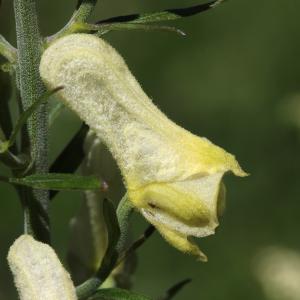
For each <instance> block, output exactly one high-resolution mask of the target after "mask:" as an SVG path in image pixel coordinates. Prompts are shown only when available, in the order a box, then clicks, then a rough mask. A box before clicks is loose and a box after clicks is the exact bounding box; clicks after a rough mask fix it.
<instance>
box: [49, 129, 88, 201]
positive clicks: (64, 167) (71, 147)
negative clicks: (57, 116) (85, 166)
mask: <svg viewBox="0 0 300 300" xmlns="http://www.w3.org/2000/svg"><path fill="white" fill-rule="evenodd" d="M87 132H88V126H87V125H85V124H82V126H81V127H80V129H79V130H78V132H77V133H76V134H75V136H74V137H73V138H72V140H71V141H70V142H69V144H68V145H67V146H66V147H65V149H64V150H63V151H62V153H61V154H60V155H59V156H58V157H57V158H56V160H55V161H54V163H53V164H52V166H51V167H50V173H73V172H75V171H76V170H77V168H78V167H79V165H80V164H81V162H82V160H83V157H84V151H83V145H84V139H85V136H86V134H87ZM56 193H57V191H51V193H50V198H53V197H54V196H55V195H56Z"/></svg>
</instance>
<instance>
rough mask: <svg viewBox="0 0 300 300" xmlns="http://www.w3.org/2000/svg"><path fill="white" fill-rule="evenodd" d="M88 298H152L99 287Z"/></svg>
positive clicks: (108, 299) (104, 299)
mask: <svg viewBox="0 0 300 300" xmlns="http://www.w3.org/2000/svg"><path fill="white" fill-rule="evenodd" d="M89 300H152V299H151V298H149V297H146V296H143V295H140V294H137V293H134V292H131V291H127V290H123V289H118V288H111V289H101V290H99V291H98V292H97V293H96V294H95V295H94V296H93V297H91V298H89Z"/></svg>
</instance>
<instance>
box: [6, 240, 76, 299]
mask: <svg viewBox="0 0 300 300" xmlns="http://www.w3.org/2000/svg"><path fill="white" fill-rule="evenodd" d="M7 259H8V262H9V266H10V269H11V271H12V273H13V275H14V280H15V284H16V286H17V289H18V292H19V296H20V299H21V300H41V299H43V300H58V299H64V300H76V299H77V297H76V293H75V288H74V285H73V283H72V280H71V278H70V275H69V274H68V273H67V272H66V270H65V269H64V268H63V266H62V264H61V263H60V261H59V259H58V257H57V255H56V254H55V252H54V251H53V249H52V248H51V247H50V246H48V245H46V244H43V243H41V242H37V241H35V240H34V239H33V238H32V237H31V236H29V235H22V236H20V237H19V238H18V239H17V240H16V241H15V242H14V244H13V245H12V246H11V247H10V250H9V253H8V258H7Z"/></svg>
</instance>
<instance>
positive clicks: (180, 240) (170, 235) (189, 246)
mask: <svg viewBox="0 0 300 300" xmlns="http://www.w3.org/2000/svg"><path fill="white" fill-rule="evenodd" d="M155 227H156V229H157V230H158V231H159V232H160V234H161V235H162V236H163V237H164V238H165V240H166V241H167V242H168V243H170V244H171V245H172V246H173V247H175V248H176V249H178V250H179V251H181V252H184V253H187V254H190V255H194V256H196V257H197V258H198V259H199V260H200V261H203V262H206V261H207V256H206V255H205V254H204V253H203V252H202V251H201V250H200V249H199V248H198V246H197V245H196V244H194V243H192V242H191V241H189V240H188V238H187V236H186V235H183V234H181V233H179V232H176V231H175V230H171V229H169V228H168V227H165V226H162V225H161V224H158V223H157V224H155Z"/></svg>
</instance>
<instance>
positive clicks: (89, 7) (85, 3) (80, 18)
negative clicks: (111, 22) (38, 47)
mask: <svg viewBox="0 0 300 300" xmlns="http://www.w3.org/2000/svg"><path fill="white" fill-rule="evenodd" d="M97 1H98V0H81V1H78V4H77V8H76V11H75V12H74V14H73V15H72V17H71V19H70V20H69V22H68V23H67V25H66V26H65V27H63V28H62V29H61V30H60V31H59V32H57V33H56V34H54V35H52V36H50V37H49V38H48V39H47V43H51V42H52V41H54V40H56V39H58V38H60V37H63V36H65V35H67V34H71V33H75V32H77V31H78V30H79V31H80V29H81V28H79V27H77V26H76V24H77V23H84V22H86V21H87V19H88V18H89V16H90V15H91V14H92V12H93V10H94V8H95V6H96V4H97Z"/></svg>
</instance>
